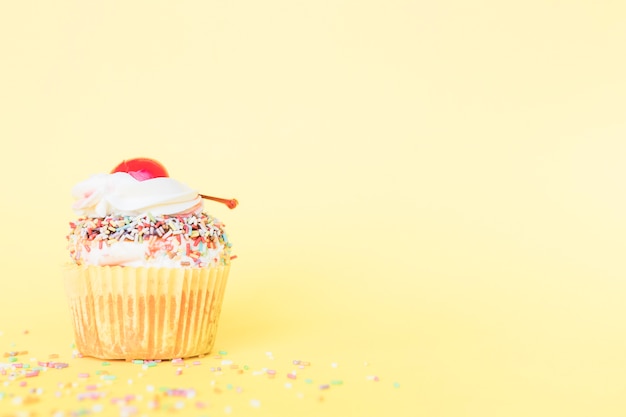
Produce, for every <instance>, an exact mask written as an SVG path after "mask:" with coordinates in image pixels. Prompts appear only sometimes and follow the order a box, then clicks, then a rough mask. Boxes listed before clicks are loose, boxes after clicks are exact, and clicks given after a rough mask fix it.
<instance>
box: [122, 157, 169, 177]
mask: <svg viewBox="0 0 626 417" xmlns="http://www.w3.org/2000/svg"><path fill="white" fill-rule="evenodd" d="M114 172H127V173H129V174H130V175H132V176H133V178H135V179H136V180H138V181H144V180H149V179H151V178H158V177H169V174H168V173H167V170H166V169H165V167H164V166H163V165H161V163H160V162H157V161H155V160H154V159H150V158H134V159H128V160H124V161H122V162H121V163H120V164H119V165H118V166H116V167H115V168H113V170H112V171H111V174H113V173H114Z"/></svg>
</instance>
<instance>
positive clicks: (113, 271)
mask: <svg viewBox="0 0 626 417" xmlns="http://www.w3.org/2000/svg"><path fill="white" fill-rule="evenodd" d="M229 269H230V267H229V266H220V267H211V268H135V267H121V266H113V267H110V266H77V265H72V266H67V267H66V268H65V269H64V275H65V284H66V292H67V297H68V301H69V305H70V310H71V314H72V318H73V323H74V334H75V339H76V340H75V342H76V348H77V349H78V351H79V352H80V353H81V354H82V355H84V356H92V357H95V358H100V359H173V358H184V357H192V356H198V355H203V354H207V353H209V352H210V351H211V349H212V348H213V343H214V342H215V335H216V332H217V325H218V321H219V316H220V311H221V307H222V299H223V296H224V290H225V288H226V281H227V278H228V273H229Z"/></svg>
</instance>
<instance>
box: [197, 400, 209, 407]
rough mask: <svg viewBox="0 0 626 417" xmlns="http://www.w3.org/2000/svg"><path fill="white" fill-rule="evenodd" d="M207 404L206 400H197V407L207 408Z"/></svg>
mask: <svg viewBox="0 0 626 417" xmlns="http://www.w3.org/2000/svg"><path fill="white" fill-rule="evenodd" d="M206 406H207V404H206V403H205V402H202V401H198V402H196V407H197V408H206Z"/></svg>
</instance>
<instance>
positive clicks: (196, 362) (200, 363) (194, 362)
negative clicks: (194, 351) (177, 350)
mask: <svg viewBox="0 0 626 417" xmlns="http://www.w3.org/2000/svg"><path fill="white" fill-rule="evenodd" d="M193 364H194V365H202V362H200V361H193Z"/></svg>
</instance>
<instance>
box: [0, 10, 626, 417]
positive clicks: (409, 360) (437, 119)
mask: <svg viewBox="0 0 626 417" xmlns="http://www.w3.org/2000/svg"><path fill="white" fill-rule="evenodd" d="M0 39H1V41H0V57H1V59H2V63H1V65H0V91H1V93H0V118H1V122H0V138H1V141H2V156H3V158H2V164H0V178H2V190H1V192H2V204H0V218H2V219H3V220H2V225H3V227H2V239H0V262H1V264H2V274H1V279H2V284H1V286H0V291H1V299H0V313H1V314H0V351H1V352H2V354H4V353H10V352H22V351H28V353H25V354H21V355H19V356H17V359H15V360H16V362H15V363H18V362H19V363H26V364H30V365H31V367H34V366H37V363H38V362H40V361H42V362H46V361H57V362H63V363H67V364H68V365H69V366H68V367H67V368H64V369H48V370H47V371H41V372H40V374H39V376H37V377H31V378H25V377H23V376H22V374H21V373H20V372H19V371H18V370H13V369H11V367H9V368H7V367H6V366H5V370H6V375H0V416H1V417H5V416H23V415H28V416H33V417H35V416H36V417H39V416H55V417H59V416H73V415H82V414H86V413H88V412H89V413H92V414H94V415H107V416H108V415H121V416H125V415H129V416H131V415H132V416H134V415H138V416H141V415H170V414H180V415H189V416H198V417H201V416H211V417H214V416H221V415H228V414H230V415H233V416H234V415H240V416H288V415H289V416H322V415H323V416H331V415H332V416H335V415H336V416H347V415H354V416H382V415H398V416H399V415H406V416H428V417H436V416H446V417H447V416H451V417H460V416H480V417H486V416H494V417H495V416H498V417H500V416H556V415H559V416H570V417H573V416H591V415H593V416H603V417H612V416H623V415H625V414H626V395H624V393H625V391H626V382H625V381H626V379H625V378H624V375H625V374H626V303H624V301H623V299H624V294H625V293H626V283H625V282H626V280H625V278H626V274H625V273H624V272H625V268H624V248H625V244H624V236H626V233H625V232H626V215H625V213H626V163H625V161H626V122H625V119H624V115H625V114H626V76H625V74H626V61H625V58H624V53H623V52H624V45H626V6H625V3H624V2H620V1H609V0H605V1H594V2H592V1H587V2H585V1H561V2H557V1H545V0H530V1H525V2H506V1H504V2H503V1H483V0H479V1H471V2H470V1H462V0H443V1H401V0H397V1H376V2H375V1H367V0H365V1H356V0H355V1H308V2H307V1H294V0H283V1H279V0H267V1H238V0H234V1H179V2H165V1H132V2H128V1H127V2H115V1H111V2H97V1H82V0H81V1H66V0H63V1H49V2H45V1H40V2H36V1H14V2H4V3H3V4H2V6H0ZM135 156H147V157H152V158H156V159H158V160H160V161H161V162H163V163H164V164H165V165H166V166H167V168H168V169H169V171H170V173H171V174H172V176H174V177H176V178H178V179H180V180H182V181H183V182H185V183H187V184H189V185H190V186H192V187H194V188H197V189H198V190H200V191H201V192H203V193H205V194H210V195H216V196H220V197H226V198H232V197H236V198H237V199H239V201H240V203H241V204H240V207H238V208H237V209H236V210H233V211H229V210H228V209H227V208H225V207H223V206H220V205H218V204H213V203H207V207H208V209H209V210H211V211H212V212H213V213H214V214H215V215H216V216H218V217H220V218H221V219H222V220H223V221H224V222H225V223H226V224H227V226H228V229H229V231H230V234H231V238H232V241H233V242H235V247H234V249H235V250H236V253H237V254H238V256H239V258H238V259H237V261H236V263H235V264H234V266H233V269H232V271H231V276H230V281H229V285H228V288H227V291H226V297H225V300H224V309H223V316H222V320H221V323H220V328H219V330H218V336H217V343H216V351H219V350H221V351H224V352H225V353H223V354H222V355H220V356H221V357H220V358H216V357H215V355H211V356H210V357H206V358H203V359H201V360H200V362H199V363H198V364H194V362H193V361H186V362H185V363H184V364H183V365H182V367H181V368H180V369H182V373H181V374H180V375H177V371H176V368H177V367H176V366H173V365H172V364H171V363H160V364H158V365H157V366H154V367H153V366H147V365H141V364H133V363H124V362H121V363H119V362H114V363H111V364H110V365H108V366H106V365H105V364H102V361H100V360H95V359H86V358H82V359H81V358H74V357H73V354H74V352H73V349H72V341H73V337H72V332H71V328H70V321H69V317H68V310H67V306H66V304H65V296H64V293H63V286H62V284H61V275H60V266H61V264H62V263H64V262H65V261H66V260H67V253H66V251H65V246H64V245H65V241H64V236H65V234H66V232H67V222H68V221H69V220H71V219H72V216H73V214H72V212H71V210H70V204H71V197H70V194H69V191H70V188H71V187H72V186H73V184H74V183H76V182H77V181H79V180H82V179H84V178H86V177H87V176H89V175H91V174H93V173H96V172H103V171H108V170H110V169H111V168H112V167H113V166H115V164H117V163H118V162H120V161H121V160H122V159H124V158H129V157H135ZM50 355H53V356H52V357H51V356H50ZM54 355H58V357H56V356H54ZM9 360H12V359H11V358H10V357H1V356H0V363H4V364H7V363H10V362H9ZM294 360H301V361H307V362H310V365H308V366H304V367H303V369H300V368H298V366H297V365H294V363H293V361H294ZM224 361H225V362H224ZM235 366H236V367H237V369H234V367H235ZM217 367H221V368H222V371H221V373H220V371H217ZM144 368H145V369H144ZM212 368H213V369H212ZM268 370H270V371H276V374H275V376H273V377H272V376H270V375H269V374H268V372H267V371H268ZM294 370H295V371H296V372H297V374H296V379H291V378H289V377H288V376H287V373H289V372H291V371H294ZM239 371H242V372H239ZM12 373H15V375H16V377H15V378H12V377H11V374H12ZM82 374H88V376H87V375H82ZM113 377H115V378H116V379H111V378H113ZM376 378H378V381H376V380H375V379H376ZM288 383H290V384H291V385H286V384H288ZM23 384H26V385H24V386H23ZM326 384H328V386H329V387H328V388H327V389H320V386H324V385H326ZM88 388H92V389H93V390H92V391H88ZM168 389H169V390H170V391H167V390H168ZM189 389H194V390H195V397H193V398H187V397H184V396H183V397H181V396H180V395H178V396H177V395H168V394H180V393H181V392H183V393H186V394H189V396H190V397H191V396H192V395H191V392H192V391H189ZM176 390H188V391H176ZM87 392H92V393H93V392H96V393H97V394H93V396H94V397H97V398H95V399H92V398H84V397H85V396H86V395H87V394H85V393H87ZM100 395H102V397H100ZM130 396H134V399H133V397H130ZM155 400H158V402H155ZM151 407H153V408H154V410H151ZM202 407H204V408H202Z"/></svg>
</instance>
